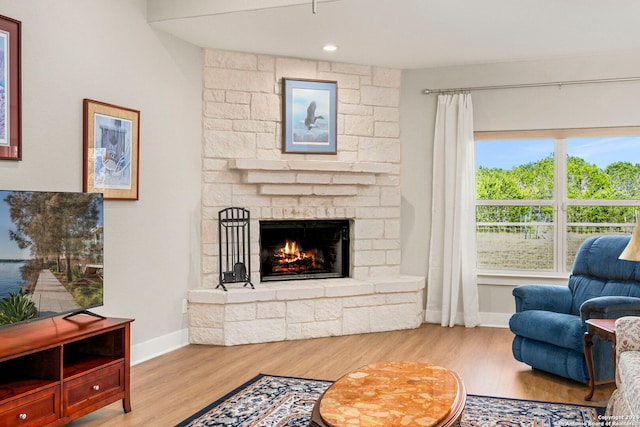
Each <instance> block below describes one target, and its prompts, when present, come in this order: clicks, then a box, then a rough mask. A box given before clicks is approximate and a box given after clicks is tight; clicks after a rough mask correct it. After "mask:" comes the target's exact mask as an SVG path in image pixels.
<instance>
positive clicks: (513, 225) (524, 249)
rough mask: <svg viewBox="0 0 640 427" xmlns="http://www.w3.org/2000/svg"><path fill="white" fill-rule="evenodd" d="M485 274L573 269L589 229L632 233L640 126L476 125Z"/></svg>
mask: <svg viewBox="0 0 640 427" xmlns="http://www.w3.org/2000/svg"><path fill="white" fill-rule="evenodd" d="M475 139H476V236H477V252H478V256H477V259H478V261H477V267H478V270H479V272H480V273H483V272H484V273H490V272H500V271H503V272H506V271H511V273H512V274H514V275H517V274H518V272H521V273H526V274H532V272H536V273H541V274H545V272H546V273H568V272H570V271H571V268H572V265H573V260H574V258H575V255H576V252H577V250H578V248H579V246H580V244H581V243H582V242H583V241H584V240H585V239H586V238H587V237H590V236H595V235H601V234H630V233H631V232H632V231H633V228H634V226H635V223H636V219H637V214H638V211H639V210H640V127H634V128H597V129H563V130H552V131H517V132H476V134H475Z"/></svg>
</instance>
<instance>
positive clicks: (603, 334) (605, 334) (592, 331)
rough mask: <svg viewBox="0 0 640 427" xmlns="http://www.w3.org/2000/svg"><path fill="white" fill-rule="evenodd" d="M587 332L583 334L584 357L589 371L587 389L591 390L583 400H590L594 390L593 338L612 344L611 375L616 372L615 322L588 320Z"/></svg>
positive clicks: (611, 320)
mask: <svg viewBox="0 0 640 427" xmlns="http://www.w3.org/2000/svg"><path fill="white" fill-rule="evenodd" d="M586 324H587V332H585V333H584V357H585V359H586V361H587V369H588V370H589V387H590V388H591V390H590V391H589V394H587V396H586V397H585V398H584V399H585V400H591V398H592V397H593V393H594V391H595V388H596V380H595V375H594V373H593V352H592V348H591V347H593V340H592V338H593V337H594V336H596V337H598V338H601V339H603V340H605V341H609V342H610V343H612V344H613V349H612V350H611V361H612V362H613V373H614V376H615V370H616V320H615V319H589V320H587V321H586Z"/></svg>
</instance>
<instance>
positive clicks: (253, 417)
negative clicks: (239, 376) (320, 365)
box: [176, 374, 604, 427]
mask: <svg viewBox="0 0 640 427" xmlns="http://www.w3.org/2000/svg"><path fill="white" fill-rule="evenodd" d="M331 384H332V382H331V381H322V380H309V379H303V378H290V377H280V376H272V375H263V374H260V375H258V376H256V377H255V378H253V379H252V380H250V381H248V382H247V383H245V384H243V385H241V386H240V387H238V388H237V389H235V390H234V391H232V392H231V393H229V394H228V395H226V396H224V397H222V398H221V399H218V400H217V401H215V402H214V403H212V404H211V405H209V406H207V407H206V408H204V409H203V410H201V411H199V412H198V413H196V414H194V415H192V416H191V417H189V418H187V419H186V420H184V421H182V422H181V423H180V424H178V425H177V426H176V427H187V426H189V427H196V426H197V427H204V426H207V427H211V426H234V427H240V426H242V427H267V426H269V427H280V426H287V427H307V426H308V425H309V420H310V418H311V410H312V409H313V405H314V404H315V402H316V400H318V398H319V397H320V395H321V394H322V393H323V392H324V391H325V390H326V389H327V388H328V387H329V386H330V385H331ZM603 414H604V408H596V407H593V406H580V405H566V404H559V403H549V402H536V401H532V400H516V399H503V398H496V397H483V396H474V395H469V396H467V406H466V407H465V409H464V412H463V413H462V419H461V420H460V424H459V425H460V427H493V426H501V427H502V426H508V427H516V426H520V427H560V426H595V425H598V426H599V425H601V421H602V419H603V418H602V415H603ZM390 427H391V426H390ZM393 427H395V426H393Z"/></svg>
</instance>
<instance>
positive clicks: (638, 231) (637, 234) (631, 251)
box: [618, 217, 640, 261]
mask: <svg viewBox="0 0 640 427" xmlns="http://www.w3.org/2000/svg"><path fill="white" fill-rule="evenodd" d="M618 258H619V259H623V260H626V261H640V217H638V222H637V223H636V228H634V229H633V234H632V235H631V240H629V243H628V244H627V247H626V248H624V251H622V253H621V254H620V256H619V257H618Z"/></svg>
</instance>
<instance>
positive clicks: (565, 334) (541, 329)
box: [509, 310, 585, 353]
mask: <svg viewBox="0 0 640 427" xmlns="http://www.w3.org/2000/svg"><path fill="white" fill-rule="evenodd" d="M509 328H510V329H511V332H513V333H514V334H516V335H520V336H523V337H525V338H530V339H533V340H537V341H541V342H546V343H549V344H553V345H556V346H558V347H561V348H568V349H571V350H574V351H577V352H580V353H581V352H583V351H584V333H585V328H584V325H583V324H582V320H581V319H580V316H574V315H572V314H564V313H554V312H551V311H542V310H527V311H523V312H520V313H516V314H514V315H513V316H511V319H509Z"/></svg>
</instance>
